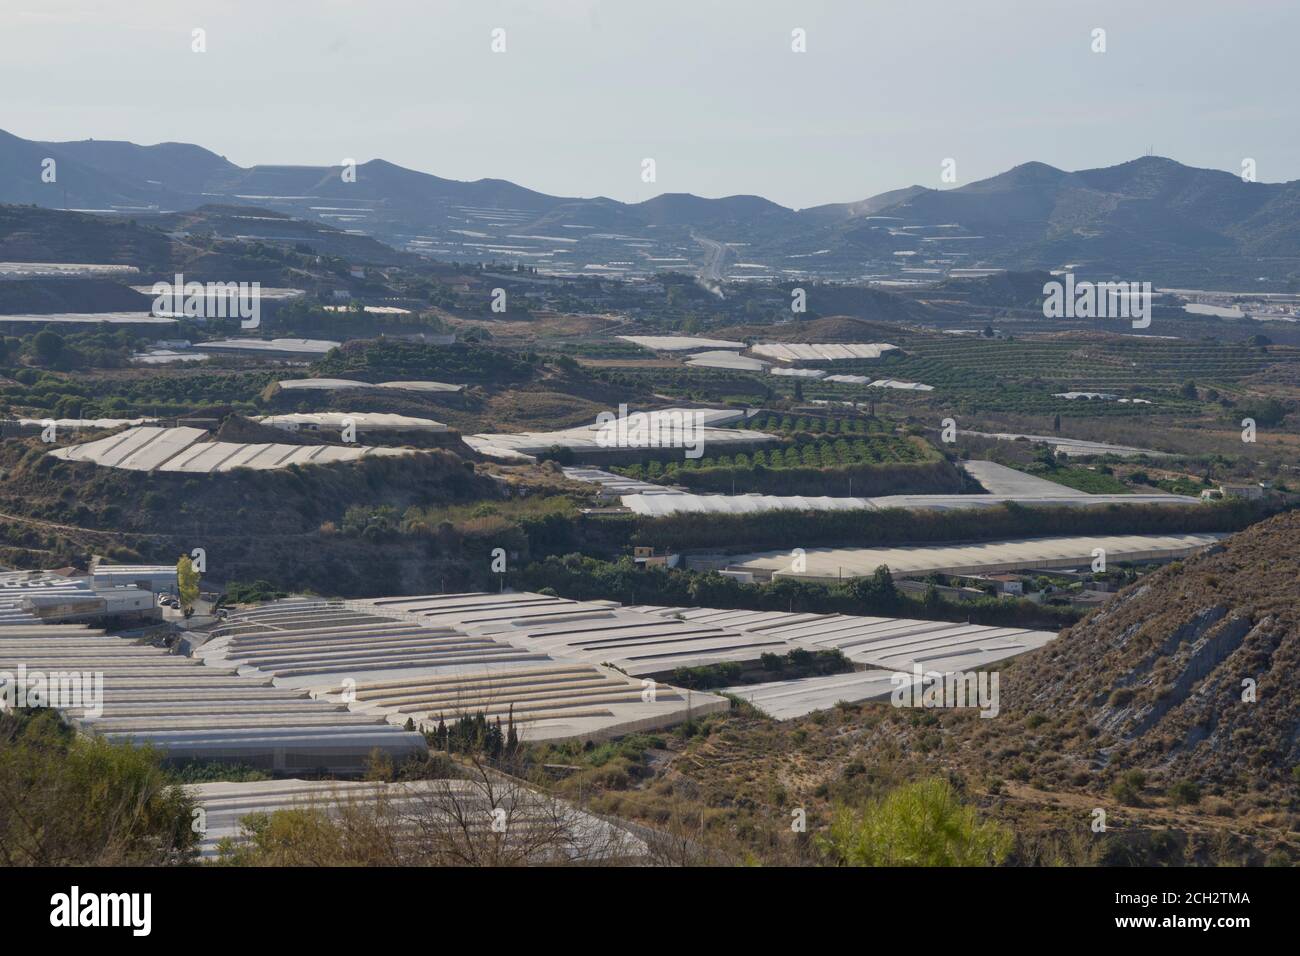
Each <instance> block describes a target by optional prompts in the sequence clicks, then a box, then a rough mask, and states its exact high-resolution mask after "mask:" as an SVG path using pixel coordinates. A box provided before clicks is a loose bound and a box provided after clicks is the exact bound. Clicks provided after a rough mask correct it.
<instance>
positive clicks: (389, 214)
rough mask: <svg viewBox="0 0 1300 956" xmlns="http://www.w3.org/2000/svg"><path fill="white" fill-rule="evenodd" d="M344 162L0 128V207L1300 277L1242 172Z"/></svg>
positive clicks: (856, 260)
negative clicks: (859, 190) (228, 155)
mask: <svg viewBox="0 0 1300 956" xmlns="http://www.w3.org/2000/svg"><path fill="white" fill-rule="evenodd" d="M46 158H51V159H54V160H55V162H56V164H57V181H56V182H55V183H45V182H42V179H41V171H42V162H43V160H44V159H46ZM342 172H343V167H341V166H338V165H333V166H310V165H306V166H288V165H266V164H259V165H254V166H249V167H242V166H238V165H236V164H234V163H231V162H230V161H229V160H227V159H225V158H224V157H222V156H219V155H218V154H216V153H215V152H213V151H211V150H208V149H205V148H204V147H202V146H197V145H193V144H187V143H174V142H168V143H158V144H154V145H150V146H141V145H137V144H133V143H129V142H125V141H120V140H102V141H101V140H76V141H67V142H41V141H30V140H24V139H22V138H20V137H17V136H15V135H13V134H12V133H8V132H4V131H0V202H6V203H16V204H36V205H40V206H45V207H47V208H64V209H79V210H90V211H97V212H119V213H123V214H133V213H137V212H146V213H147V212H173V213H174V212H178V211H184V210H188V209H195V208H198V207H199V206H202V205H208V204H212V203H220V204H226V205H254V206H258V207H263V208H267V209H273V210H276V211H281V212H286V213H288V214H290V215H293V216H295V217H297V218H302V219H310V220H316V221H324V222H330V223H332V224H335V225H338V226H340V228H345V229H347V230H349V231H356V232H363V233H366V234H369V235H371V236H374V237H375V238H377V239H381V240H382V241H384V242H387V243H389V244H391V245H394V246H395V247H396V248H399V249H404V250H406V251H410V252H425V253H427V254H428V255H431V256H433V257H434V258H460V259H471V260H473V259H480V260H481V259H493V260H496V259H500V258H504V259H506V260H507V261H510V260H512V259H513V260H515V261H520V260H522V261H525V262H527V261H529V258H530V257H535V258H538V259H540V260H542V261H546V260H548V259H554V260H555V261H557V262H562V263H564V264H566V265H568V266H569V267H570V268H572V269H573V270H575V271H577V270H581V269H582V268H589V267H592V266H593V264H595V267H597V268H601V267H604V265H605V264H607V263H609V262H611V261H614V260H617V259H619V258H622V257H621V256H620V255H619V253H620V251H625V250H628V249H629V247H628V243H632V242H636V243H640V245H638V246H632V247H631V248H630V251H631V252H632V255H631V256H627V257H626V258H627V259H628V260H629V261H631V262H632V263H633V264H636V262H637V259H638V257H639V258H640V259H643V260H644V259H649V260H651V261H661V260H664V261H687V260H689V261H694V262H697V263H698V262H699V261H700V259H701V257H702V256H703V255H704V253H703V252H702V251H701V250H700V249H699V248H698V246H697V245H696V238H697V236H700V235H703V236H704V237H705V238H707V239H709V240H710V241H713V242H721V243H725V244H727V245H731V246H743V247H745V259H747V260H750V261H751V262H754V263H758V264H761V265H764V266H766V267H767V268H768V269H770V270H771V271H773V272H779V271H782V270H788V269H789V267H790V266H792V265H798V266H799V267H801V269H812V270H814V273H815V274H822V275H825V276H826V277H831V278H852V277H854V276H855V275H857V274H861V273H862V272H863V271H864V269H865V271H866V272H867V273H868V274H870V273H873V272H874V273H882V274H896V273H903V274H906V273H907V272H908V269H909V267H912V268H915V267H916V266H919V265H926V267H927V268H925V269H921V270H920V271H921V272H938V273H939V274H940V275H941V276H942V275H943V274H946V273H947V272H948V271H950V270H952V269H954V268H959V267H974V268H977V269H978V268H988V269H1006V268H1029V269H1033V268H1045V269H1051V268H1059V267H1061V266H1062V265H1065V264H1069V263H1081V264H1083V265H1084V266H1085V267H1087V268H1089V269H1091V270H1093V271H1095V272H1098V273H1101V274H1118V273H1121V272H1125V271H1128V272H1137V273H1142V274H1152V275H1151V278H1153V279H1154V280H1155V281H1159V282H1164V283H1171V282H1174V281H1177V282H1183V283H1187V282H1197V281H1200V282H1214V281H1220V274H1222V275H1224V276H1231V277H1235V278H1237V279H1238V280H1240V279H1242V278H1247V277H1248V278H1250V279H1256V278H1257V277H1259V276H1260V275H1263V274H1265V273H1271V275H1264V278H1265V279H1267V280H1268V281H1271V282H1275V283H1284V282H1297V281H1300V180H1294V181H1290V182H1284V183H1260V182H1246V181H1244V180H1243V179H1242V178H1241V177H1240V176H1238V175H1235V174H1233V173H1229V172H1225V171H1222V170H1213V169H1202V168H1197V167H1192V166H1186V165H1183V164H1181V163H1178V162H1177V161H1175V160H1172V159H1168V158H1165V157H1157V156H1144V157H1139V158H1137V159H1134V160H1130V161H1128V162H1125V163H1120V164H1117V165H1115V166H1109V167H1100V168H1094V169H1084V170H1076V171H1067V170H1062V169H1059V168H1057V167H1055V166H1051V165H1049V164H1047V163H1042V162H1037V161H1031V162H1027V163H1021V164H1019V165H1017V166H1014V167H1012V168H1011V169H1009V170H1006V171H1004V172H1001V173H998V174H996V175H994V176H990V177H987V178H985V179H981V180H978V181H975V182H972V183H967V184H964V185H961V186H955V187H952V188H949V189H934V188H929V187H924V186H920V185H912V186H908V187H903V188H901V189H895V190H889V191H886V192H884V193H880V194H877V195H875V196H869V197H867V198H865V199H860V200H856V201H851V202H846V203H832V204H825V205H820V206H813V207H809V208H806V209H791V208H789V207H786V206H782V205H780V204H779V203H775V202H772V201H771V200H768V199H766V198H764V197H762V196H756V195H745V194H739V195H731V196H723V197H716V198H710V197H702V196H696V195H694V194H692V193H661V194H659V195H657V196H654V197H652V198H650V199H646V200H643V201H641V202H635V203H625V202H620V201H618V200H614V199H610V198H608V197H603V196H597V197H590V198H588V197H573V196H553V195H550V194H547V193H543V192H539V191H537V190H533V189H530V188H528V187H525V186H521V185H519V184H517V183H514V182H511V181H509V180H504V179H494V178H483V179H478V180H473V181H464V180H452V179H445V178H442V177H439V176H436V175H433V174H430V173H424V172H420V171H418V170H412V169H408V168H406V167H403V166H399V165H397V164H395V163H392V162H390V161H388V160H385V159H382V158H377V159H372V160H369V161H367V162H364V163H359V164H358V165H357V167H356V177H355V181H345V180H344V178H343V176H342V175H341V173H342ZM559 230H564V232H560V231H559ZM479 240H482V241H479ZM528 243H538V244H539V245H537V246H532V245H528ZM561 243H562V244H563V246H560V245H559V244H561ZM575 246H581V249H579V250H576V251H575V250H572V249H570V248H569V247H575ZM566 253H567V255H566ZM656 257H658V258H656ZM791 260H794V262H791ZM805 260H806V261H805ZM799 271H800V270H799V269H796V270H795V272H796V273H797V272H799ZM1223 281H1226V279H1224V280H1223Z"/></svg>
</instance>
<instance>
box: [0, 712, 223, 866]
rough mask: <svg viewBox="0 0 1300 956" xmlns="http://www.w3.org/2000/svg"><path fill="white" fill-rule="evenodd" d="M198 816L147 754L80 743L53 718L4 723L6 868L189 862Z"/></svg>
mask: <svg viewBox="0 0 1300 956" xmlns="http://www.w3.org/2000/svg"><path fill="white" fill-rule="evenodd" d="M193 811H194V803H193V800H192V799H191V798H190V797H189V795H188V794H187V793H186V792H185V790H184V789H183V788H181V787H179V786H176V785H174V784H173V783H171V782H170V781H169V779H168V778H167V776H166V775H165V774H164V773H163V771H162V769H161V768H160V767H159V764H158V758H157V756H156V755H155V754H154V753H153V752H152V751H150V750H146V749H143V748H139V747H134V746H131V745H130V744H114V743H108V742H107V741H105V740H103V739H100V738H91V737H78V736H75V735H74V734H73V733H72V731H71V730H70V729H69V728H68V727H66V726H65V725H63V724H62V723H60V721H59V719H58V717H57V716H56V715H55V714H54V713H53V712H52V711H39V712H19V713H17V714H4V715H0V865H5V866H158V865H165V864H174V863H182V862H186V861H189V860H192V859H193V856H194V848H195V846H196V844H197V841H198V834H197V833H196V832H195V831H194V830H193V829H192V828H191V822H192V820H193Z"/></svg>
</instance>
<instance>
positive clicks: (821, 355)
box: [750, 342, 898, 362]
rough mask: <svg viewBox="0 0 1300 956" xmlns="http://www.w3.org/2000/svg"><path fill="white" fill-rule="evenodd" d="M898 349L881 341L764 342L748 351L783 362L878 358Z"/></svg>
mask: <svg viewBox="0 0 1300 956" xmlns="http://www.w3.org/2000/svg"><path fill="white" fill-rule="evenodd" d="M897 350H898V346H897V345H887V344H885V343H883V342H870V343H861V342H859V343H838V342H835V343H826V344H802V343H787V342H764V343H762V344H760V345H755V346H754V347H753V348H752V349H751V350H750V351H752V352H754V354H756V355H761V356H763V357H764V358H773V359H779V360H780V361H783V362H836V361H842V360H845V359H878V358H880V357H881V356H882V355H884V354H885V353H886V352H894V351H897Z"/></svg>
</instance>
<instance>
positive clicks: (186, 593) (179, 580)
mask: <svg viewBox="0 0 1300 956" xmlns="http://www.w3.org/2000/svg"><path fill="white" fill-rule="evenodd" d="M176 591H177V595H178V596H179V597H180V602H181V608H182V609H183V610H184V611H185V613H186V614H189V613H190V612H192V611H193V610H194V602H195V601H197V600H198V599H199V572H198V571H195V570H194V562H193V561H191V560H190V556H189V555H188V554H183V555H181V558H180V560H179V561H177V562H176Z"/></svg>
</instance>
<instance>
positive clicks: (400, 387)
mask: <svg viewBox="0 0 1300 956" xmlns="http://www.w3.org/2000/svg"><path fill="white" fill-rule="evenodd" d="M276 384H278V385H279V386H280V388H282V389H288V390H291V391H292V390H299V389H307V390H311V391H315V390H320V391H336V390H340V389H353V388H387V389H391V390H393V391H399V392H459V391H461V390H462V389H464V387H465V386H463V385H448V384H447V383H446V382H419V381H412V382H358V381H356V380H354V379H350V378H290V379H285V380H283V381H281V382H277V383H276Z"/></svg>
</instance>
